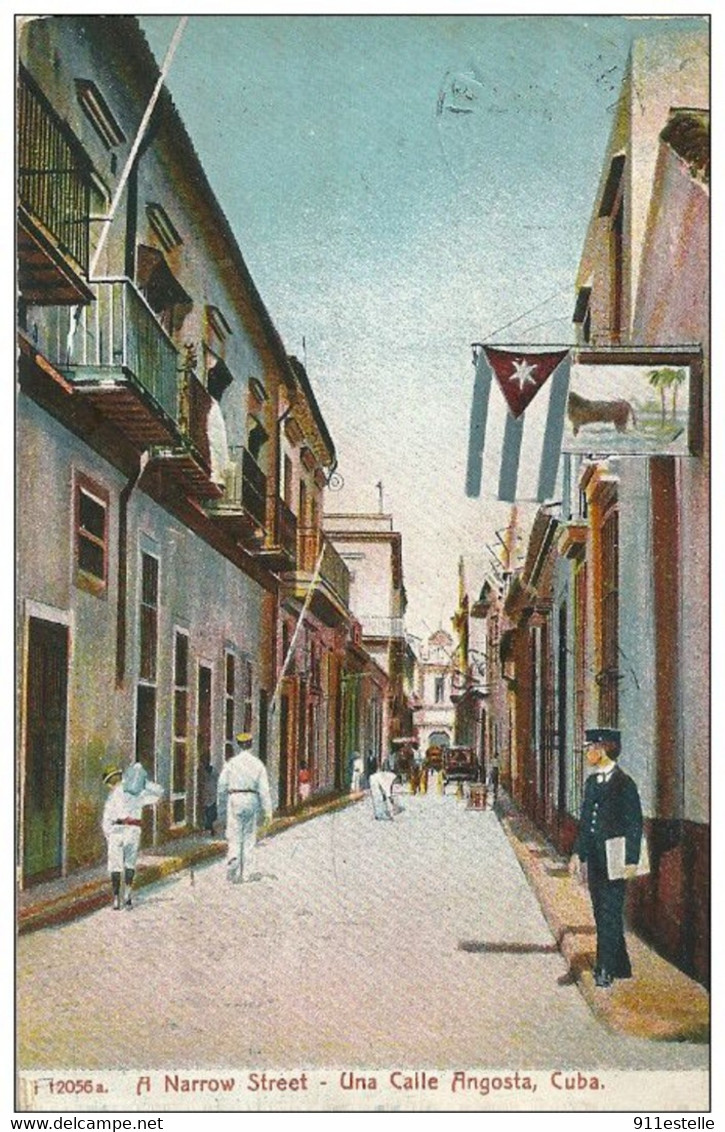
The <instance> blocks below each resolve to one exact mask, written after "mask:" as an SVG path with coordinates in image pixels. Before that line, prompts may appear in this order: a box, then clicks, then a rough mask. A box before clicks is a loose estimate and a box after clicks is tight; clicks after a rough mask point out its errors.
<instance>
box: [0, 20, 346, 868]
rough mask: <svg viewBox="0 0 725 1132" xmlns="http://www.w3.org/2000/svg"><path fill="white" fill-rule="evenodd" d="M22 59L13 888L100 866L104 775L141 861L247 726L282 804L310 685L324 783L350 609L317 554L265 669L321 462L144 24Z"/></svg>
mask: <svg viewBox="0 0 725 1132" xmlns="http://www.w3.org/2000/svg"><path fill="white" fill-rule="evenodd" d="M18 54H19V59H18V119H17V120H18V241H17V247H18V290H19V302H18V357H19V363H18V388H17V414H16V421H17V461H18V467H19V468H20V469H21V474H20V475H19V477H18V484H17V509H18V515H19V516H20V520H19V523H18V534H17V543H16V551H17V598H18V609H17V622H16V624H17V656H18V658H19V664H18V671H17V675H18V688H17V702H18V717H19V726H18V735H19V740H20V742H19V752H18V783H19V795H20V822H19V833H20V837H19V851H20V852H19V861H18V869H19V875H20V881H21V884H23V885H25V884H31V883H36V882H38V881H42V880H44V879H47V878H50V877H53V876H58V875H61V874H64V873H66V872H68V871H70V870H72V869H74V868H77V867H80V866H82V865H87V864H90V863H93V862H96V861H98V860H99V859H100V857H101V855H102V853H103V842H102V837H101V833H100V813H101V809H102V805H103V800H104V799H103V787H102V784H101V774H102V769H103V767H104V766H105V765H106V764H108V763H111V762H114V761H120V762H122V763H125V762H128V761H133V760H134V759H140V760H141V761H142V762H143V763H144V764H145V765H146V767H147V769H148V770H149V772H150V773H151V774H152V775H153V777H154V778H156V779H157V780H158V781H159V782H160V783H161V784H162V785H163V786H164V788H165V791H166V794H165V798H164V800H163V802H162V804H161V805H160V806H159V807H158V808H157V809H156V811H155V813H154V815H153V817H149V818H148V819H147V820H146V819H145V820H146V825H145V828H144V842H143V843H144V844H146V845H149V844H152V843H156V842H159V841H162V840H164V839H166V838H170V837H175V836H180V835H183V834H186V833H188V832H190V831H192V830H193V829H195V828H196V827H197V825H198V823H199V818H200V797H199V794H200V780H201V776H200V774H199V769H200V767H201V766H203V765H204V764H206V763H207V762H208V761H211V762H212V763H214V764H215V765H216V766H217V767H220V766H221V764H222V762H223V760H224V757H225V755H227V754H230V753H231V752H232V751H233V750H234V737H235V734H236V732H238V731H240V730H252V731H253V732H254V735H255V750H256V751H257V752H258V753H259V754H260V756H261V757H262V758H265V759H266V760H267V762H268V764H269V768H270V778H271V780H272V783H273V787H274V790H275V793H276V792H277V791H278V790H279V786H280V783H281V782H286V781H287V777H286V776H285V773H284V771H283V768H282V763H283V762H284V759H285V757H286V756H287V747H286V746H283V745H281V740H280V734H281V733H280V719H281V715H282V707H281V695H280V691H281V688H282V684H283V682H284V679H285V678H289V679H296V678H298V679H299V681H300V682H301V681H302V676H301V671H302V670H303V669H304V673H305V678H306V679H307V681H308V692H307V694H306V696H304V697H303V696H302V695H301V694H300V696H299V703H300V704H303V705H304V706H303V707H300V708H299V710H297V705H295V712H296V714H294V712H293V713H291V714H292V715H294V719H295V724H294V726H296V727H298V733H299V734H303V727H304V729H305V730H304V734H303V738H302V739H301V742H302V743H303V744H304V743H306V744H307V746H304V747H303V749H304V751H305V754H306V756H307V757H309V758H310V759H311V761H312V762H313V763H314V766H315V774H316V779H315V782H316V785H317V786H318V787H319V788H320V789H328V788H334V785H335V784H337V783H339V782H340V781H341V777H342V776H341V773H340V771H339V768H338V767H337V765H336V762H335V758H336V754H335V752H336V743H337V735H336V732H335V728H336V727H337V726H339V724H338V723H337V722H336V721H337V720H338V718H339V715H340V684H341V665H342V658H343V657H344V649H345V635H346V624H347V622H346V617H347V614H346V609H345V599H346V592H345V587H346V581H345V571H344V567H343V566H342V564H341V563H332V559H333V558H334V553H333V552H332V548H331V547H328V548H327V549H326V558H325V560H324V563H322V564H321V567H320V571H319V579H318V580H320V579H321V580H320V585H319V586H317V584H316V585H315V594H314V596H313V597H311V598H310V601H309V602H308V603H307V610H306V618H307V619H306V621H305V625H304V633H305V635H304V637H300V636H299V635H298V639H297V644H298V645H299V648H300V650H301V657H302V658H301V659H297V658H296V659H295V663H296V665H297V666H298V670H297V676H296V677H292V676H291V675H289V670H287V672H286V673H283V671H282V666H283V663H284V655H285V654H284V651H283V641H282V638H283V636H284V634H285V632H287V633H289V631H290V628H291V623H292V621H293V620H294V619H295V617H296V614H297V611H298V609H299V608H300V607H301V606H304V605H305V602H306V598H307V593H308V590H309V585H308V583H309V582H310V580H311V578H312V573H313V570H314V568H315V565H316V563H317V559H318V554H317V548H318V546H321V545H322V536H321V535H320V533H319V527H320V524H321V510H322V509H321V503H320V499H321V493H322V487H323V483H324V477H325V470H326V468H328V467H329V466H330V465H331V464H332V463H333V461H334V448H333V446H332V442H331V440H330V438H329V435H328V433H327V430H326V428H325V426H324V421H322V419H321V417H320V414H319V410H318V408H317V406H316V402H315V399H314V395H313V394H312V390H311V388H310V386H309V382H308V381H307V377H306V374H305V373H304V371H303V370H302V369H301V367H299V366H298V365H297V364H296V363H295V361H294V360H293V359H290V358H289V357H288V356H287V354H286V352H285V349H284V346H283V344H282V342H281V340H280V338H279V335H278V334H277V331H276V329H275V327H274V326H273V324H272V322H271V319H270V317H269V315H268V313H267V310H266V308H265V306H264V303H263V301H262V299H261V297H260V295H259V293H258V291H257V289H256V287H255V285H254V282H253V280H252V278H251V276H250V274H249V271H248V269H247V267H246V264H245V262H244V259H243V257H242V255H241V252H240V250H239V247H238V245H237V242H236V240H235V237H234V234H233V232H232V231H231V229H230V227H229V224H228V222H227V220H226V218H225V216H224V214H223V212H222V210H221V208H220V206H219V204H218V201H217V200H216V198H215V196H214V193H213V191H212V189H211V187H210V185H209V183H208V181H207V178H206V176H205V173H204V170H203V168H202V167H201V165H200V162H199V160H198V157H197V155H196V153H195V151H194V148H193V145H192V142H191V140H190V138H189V136H188V134H187V132H186V130H185V128H184V125H183V123H182V121H181V119H180V117H179V115H178V113H177V111H176V109H175V107H174V105H173V102H172V100H171V98H170V97H169V95H168V92H167V91H166V89H165V88H163V87H161V88H160V90H159V91H158V93H157V97H156V99H155V101H154V92H155V87H156V83H157V78H158V74H159V72H158V67H157V65H156V63H155V60H154V58H153V56H152V54H151V51H150V50H149V48H148V45H147V43H146V41H145V39H144V37H143V35H142V33H141V31H140V29H139V26H138V23H137V21H136V20H135V19H133V18H132V17H125V16H124V17H99V16H91V17H80V16H78V17H70V16H69V17H65V16H63V17H53V18H49V19H43V20H31V21H28V22H27V23H26V24H25V25H24V27H22V29H21V31H20V35H19V48H18ZM142 124H143V125H145V128H144V129H143V130H142V129H141V127H142ZM283 417H284V421H282V420H281V418H283ZM295 424H296V425H297V426H298V429H299V431H300V436H299V437H298V438H295V437H296V434H294V425H295ZM290 436H292V439H290ZM288 461H289V462H290V464H291V467H292V471H291V474H290V475H289V476H288V477H287V478H286V479H285V476H287V468H288ZM303 482H304V484H306V488H307V496H306V499H304V500H301V495H302V485H303ZM290 493H292V494H290ZM293 497H294V507H293V506H292V505H291V500H292V498H293ZM298 504H299V506H300V507H301V508H302V510H301V511H300V510H295V508H297V507H298ZM313 543H314V546H313V545H312V544H313ZM332 573H334V574H335V581H334V584H333V585H332V588H331V589H330V588H329V583H330V576H331V574H332ZM282 579H283V580H282ZM306 586H307V589H306ZM326 587H327V588H326ZM295 624H296V621H295ZM338 633H339V637H340V640H338V638H337V636H336V634H338ZM289 718H290V715H289V714H288V719H289ZM303 719H304V724H303V722H302V720H303ZM310 735H313V736H314V741H312V740H310V739H309V736H310ZM287 765H288V766H289V763H288V764H287ZM282 794H283V802H285V803H286V802H288V801H289V800H290V798H289V797H288V796H287V795H284V793H283V792H282Z"/></svg>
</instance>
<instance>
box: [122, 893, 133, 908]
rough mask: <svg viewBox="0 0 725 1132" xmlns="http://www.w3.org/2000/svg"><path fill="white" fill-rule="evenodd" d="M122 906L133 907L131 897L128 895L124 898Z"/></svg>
mask: <svg viewBox="0 0 725 1132" xmlns="http://www.w3.org/2000/svg"><path fill="white" fill-rule="evenodd" d="M124 907H125V908H133V900H132V899H131V896H130V895H128V896H127V897H126V899H125V900H124Z"/></svg>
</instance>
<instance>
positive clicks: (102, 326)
mask: <svg viewBox="0 0 725 1132" xmlns="http://www.w3.org/2000/svg"><path fill="white" fill-rule="evenodd" d="M90 286H91V292H92V297H93V300H94V301H93V303H92V304H91V305H90V306H85V307H80V308H74V309H72V310H67V309H65V308H62V307H51V308H47V309H43V310H42V311H40V312H39V317H38V319H37V321H35V322H34V323H33V324H32V326H29V331H30V332H31V337H32V339H33V342H34V345H35V346H36V347H37V348H38V350H39V351H40V352H41V353H42V354H43V355H44V356H45V357H46V358H47V359H48V361H49V362H51V364H52V365H54V366H55V367H56V369H58V370H59V371H60V372H61V373H62V374H63V376H64V377H65V378H66V379H67V380H68V381H69V382H71V383H72V385H73V390H74V393H76V394H78V395H80V396H82V397H83V398H84V399H85V400H87V401H88V402H90V403H91V404H92V405H93V406H94V408H96V409H98V411H99V413H100V414H101V415H102V416H104V417H105V418H107V419H108V420H110V421H111V423H113V424H114V425H116V426H117V427H118V428H120V429H121V430H122V431H123V432H124V433H125V435H126V436H128V438H129V439H130V440H131V441H132V442H133V443H134V444H136V445H137V446H138V447H139V448H147V447H149V446H150V445H153V444H167V443H169V442H171V441H173V440H174V439H175V438H176V435H177V424H178V417H179V357H178V354H177V351H176V347H175V346H174V344H173V342H172V341H171V339H170V338H169V337H168V335H167V334H166V333H165V331H164V330H163V329H162V327H161V326H160V325H159V323H158V320H157V319H156V316H155V315H154V313H153V311H152V310H151V308H150V307H149V306H148V304H147V303H146V302H145V300H144V299H143V297H142V296H141V295H140V294H139V293H138V291H137V290H136V288H135V287H134V286H133V284H132V283H131V282H130V280H128V279H104V280H99V281H98V282H94V283H92V284H91V285H90ZM34 313H35V312H32V311H31V312H29V322H31V321H32V316H33V314H34Z"/></svg>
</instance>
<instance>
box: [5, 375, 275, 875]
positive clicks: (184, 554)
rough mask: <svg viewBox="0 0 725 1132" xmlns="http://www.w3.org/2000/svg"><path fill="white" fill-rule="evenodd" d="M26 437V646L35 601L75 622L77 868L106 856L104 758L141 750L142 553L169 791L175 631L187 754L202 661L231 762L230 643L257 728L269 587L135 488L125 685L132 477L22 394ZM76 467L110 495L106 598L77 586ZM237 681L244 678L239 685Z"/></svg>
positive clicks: (21, 486) (70, 853)
mask: <svg viewBox="0 0 725 1132" xmlns="http://www.w3.org/2000/svg"><path fill="white" fill-rule="evenodd" d="M18 441H19V444H20V446H21V450H22V451H23V458H24V461H26V462H27V465H28V467H29V468H32V474H28V475H22V476H20V477H19V480H18V511H19V514H20V515H22V516H23V521H22V523H20V524H19V531H18V544H17V551H18V591H17V592H18V599H19V603H20V611H21V617H19V618H18V632H19V634H20V640H19V645H20V647H21V648H22V635H23V634H24V633H25V632H26V616H25V614H26V612H27V602H34V603H42V604H43V605H45V606H50V607H53V608H55V609H57V610H59V611H65V612H67V613H69V614H70V617H71V658H70V672H69V687H68V707H69V722H68V750H67V763H68V776H67V796H68V799H69V806H70V808H69V811H68V814H67V824H68V836H67V863H68V865H69V867H73V866H74V865H77V864H80V863H82V862H87V861H91V860H94V859H97V858H98V856H99V855H100V854H101V852H102V841H101V837H100V831H99V828H98V826H99V821H100V809H101V806H102V804H103V792H102V788H101V785H100V771H101V768H102V767H103V765H104V764H105V763H106V762H109V761H112V760H115V759H119V758H120V759H123V760H126V759H128V758H130V757H131V755H132V753H133V750H134V734H135V730H134V729H135V718H134V717H135V694H136V677H137V674H138V651H139V649H138V603H139V589H140V576H139V566H140V552H141V548H142V547H143V548H144V549H145V550H147V551H150V552H153V553H156V554H158V556H159V559H160V574H159V633H158V642H159V652H158V685H157V686H158V692H157V736H156V739H157V741H156V750H157V753H158V762H157V766H156V768H155V773H156V774H157V776H158V777H159V780H160V781H161V782H162V784H163V785H165V786H166V787H167V788H168V785H169V775H170V757H171V739H172V735H171V729H172V707H173V647H174V631H175V629H176V628H177V627H178V628H180V629H183V630H186V631H188V633H189V645H190V647H189V685H190V718H189V727H188V735H189V757H190V758H193V757H194V736H195V733H196V732H195V728H196V710H197V709H196V681H197V665H198V663H199V662H200V661H201V662H204V663H207V664H209V665H210V666H211V667H212V668H213V683H212V751H213V754H214V758H215V761H216V762H217V763H218V764H219V765H221V762H222V760H223V742H224V730H223V729H224V703H223V663H224V650H225V647H229V648H231V649H232V650H233V651H234V652H235V654H236V655H237V656H239V657H247V658H249V659H250V660H251V661H252V663H253V670H254V687H253V710H254V716H255V721H256V716H257V712H258V691H259V672H258V658H259V656H260V653H261V649H262V624H263V616H262V603H263V591H262V590H261V588H260V587H259V586H258V585H257V584H256V583H255V582H253V581H252V580H251V579H249V578H248V577H246V576H245V575H244V574H242V573H241V571H240V570H239V569H237V568H236V567H234V566H233V565H232V564H231V563H230V562H229V561H228V560H227V559H225V558H224V557H223V556H221V555H220V554H218V553H217V552H216V551H215V550H213V549H212V548H210V547H209V546H208V545H207V544H205V543H204V542H203V541H202V540H201V539H199V538H198V537H197V536H195V535H194V534H192V533H191V532H190V531H189V530H188V529H186V528H184V527H183V526H182V525H181V524H180V523H178V522H175V521H174V520H173V519H172V518H171V517H170V516H169V515H168V514H167V513H166V512H165V511H164V510H163V509H162V508H160V507H159V506H158V504H156V503H155V502H154V501H153V500H151V499H150V498H149V497H148V496H146V495H145V494H144V493H143V492H142V491H141V490H140V489H139V488H136V489H134V491H133V493H132V495H131V501H130V505H129V512H128V559H127V560H128V602H127V610H128V620H127V638H126V639H127V651H126V672H125V679H124V682H123V684H122V685H121V686H120V687H119V686H117V684H116V669H115V661H116V640H117V638H116V631H117V571H118V555H117V547H118V537H117V532H118V515H119V505H118V504H119V492H120V490H121V488H122V487H123V483H124V481H123V479H122V477H121V476H120V474H119V473H118V471H117V470H116V469H115V468H113V467H112V466H111V465H110V464H109V463H108V462H107V461H105V460H103V459H102V458H101V457H100V456H98V455H96V454H95V453H94V452H92V451H91V450H90V449H89V448H88V447H87V446H86V445H85V444H84V443H83V442H82V441H81V440H79V439H78V438H76V437H75V436H73V435H72V434H71V433H70V432H68V431H67V430H66V429H65V428H63V427H62V426H61V425H60V424H59V423H58V422H57V421H55V420H54V419H53V418H52V417H50V416H49V415H48V414H47V413H45V412H44V410H42V409H40V408H39V407H38V406H37V405H36V404H35V403H34V402H32V401H29V400H28V399H26V398H25V397H23V396H22V395H21V397H20V399H19V402H18ZM74 470H77V471H79V472H82V473H84V474H85V475H87V476H89V477H90V478H91V479H93V480H94V481H95V482H97V483H98V484H99V485H100V486H102V487H104V488H105V489H106V490H107V491H108V492H109V495H110V505H109V516H110V518H109V525H110V539H109V580H108V587H107V591H106V594H105V596H103V597H98V596H95V595H94V594H92V593H88V592H86V591H85V590H83V589H79V588H78V586H76V585H75V584H74V582H73V580H72V579H73V557H72V552H73V471H74ZM239 676H240V673H239V672H238V673H237V678H238V681H239ZM238 686H239V684H238ZM271 691H272V689H270V693H271ZM236 708H237V721H236V724H237V726H241V722H242V715H241V712H242V703H241V700H239V699H238V701H237V705H236ZM190 801H192V800H191V799H190Z"/></svg>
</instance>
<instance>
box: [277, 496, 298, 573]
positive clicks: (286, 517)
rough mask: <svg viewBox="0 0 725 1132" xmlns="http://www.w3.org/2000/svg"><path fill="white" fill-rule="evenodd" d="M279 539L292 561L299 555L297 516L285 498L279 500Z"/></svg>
mask: <svg viewBox="0 0 725 1132" xmlns="http://www.w3.org/2000/svg"><path fill="white" fill-rule="evenodd" d="M277 541H278V543H279V545H280V546H281V547H282V549H283V550H285V551H286V552H287V554H288V555H289V556H290V558H291V559H292V561H294V560H295V558H296V556H297V516H296V515H295V514H294V513H293V512H292V511H291V510H290V508H289V507H288V506H287V504H286V503H285V502H284V500H282V499H279V500H277Z"/></svg>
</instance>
